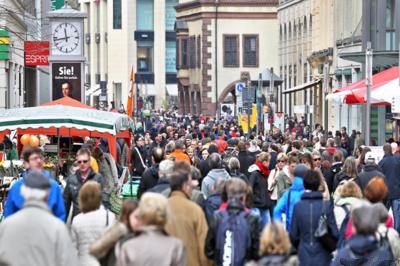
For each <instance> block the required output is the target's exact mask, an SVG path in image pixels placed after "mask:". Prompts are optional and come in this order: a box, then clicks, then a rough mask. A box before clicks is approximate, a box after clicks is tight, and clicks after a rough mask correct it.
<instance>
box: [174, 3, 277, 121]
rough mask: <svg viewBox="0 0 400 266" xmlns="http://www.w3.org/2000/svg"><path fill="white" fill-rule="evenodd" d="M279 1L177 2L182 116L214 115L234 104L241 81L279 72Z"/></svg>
mask: <svg viewBox="0 0 400 266" xmlns="http://www.w3.org/2000/svg"><path fill="white" fill-rule="evenodd" d="M277 5H278V1H277V0H235V1H232V0H219V1H211V0H197V1H188V0H180V1H179V4H178V5H177V6H176V11H177V14H176V16H177V22H176V27H175V30H176V33H177V60H176V65H177V69H178V73H177V78H178V88H179V107H180V112H181V113H185V114H187V113H192V114H204V115H209V116H214V115H216V114H217V113H221V111H220V110H219V109H220V108H221V106H222V104H223V103H225V102H230V103H232V104H234V103H235V101H236V100H235V96H236V95H235V84H237V83H238V82H240V80H241V77H243V76H247V77H249V78H250V79H257V78H258V76H259V73H260V72H262V70H263V69H265V68H271V67H273V68H274V69H275V70H276V69H278V54H277V51H278V38H279V32H278V23H277Z"/></svg>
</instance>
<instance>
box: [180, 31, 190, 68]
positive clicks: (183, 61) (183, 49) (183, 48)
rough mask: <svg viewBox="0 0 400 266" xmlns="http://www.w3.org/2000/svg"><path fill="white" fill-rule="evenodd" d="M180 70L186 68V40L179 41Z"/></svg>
mask: <svg viewBox="0 0 400 266" xmlns="http://www.w3.org/2000/svg"><path fill="white" fill-rule="evenodd" d="M181 48H182V49H181V55H182V58H181V60H182V61H181V68H187V67H188V39H186V38H185V39H182V41H181Z"/></svg>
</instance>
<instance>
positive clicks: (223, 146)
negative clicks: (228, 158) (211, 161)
mask: <svg viewBox="0 0 400 266" xmlns="http://www.w3.org/2000/svg"><path fill="white" fill-rule="evenodd" d="M214 142H215V145H217V148H218V152H219V153H220V154H222V153H224V152H225V151H226V149H227V148H228V142H226V141H225V140H224V138H223V137H219V139H217V140H216V141H214Z"/></svg>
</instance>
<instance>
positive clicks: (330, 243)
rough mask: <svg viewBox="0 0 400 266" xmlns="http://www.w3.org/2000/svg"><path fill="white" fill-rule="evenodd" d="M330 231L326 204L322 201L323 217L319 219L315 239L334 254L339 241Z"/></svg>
mask: <svg viewBox="0 0 400 266" xmlns="http://www.w3.org/2000/svg"><path fill="white" fill-rule="evenodd" d="M330 231H331V230H330V228H329V224H328V217H327V216H326V212H325V204H324V201H322V214H321V217H319V220H318V227H317V229H316V230H315V232H314V237H315V238H316V239H318V241H319V242H320V243H321V244H322V245H323V246H324V248H325V249H326V250H327V251H329V252H333V251H334V250H336V244H337V239H335V238H333V237H332V235H331V232H330Z"/></svg>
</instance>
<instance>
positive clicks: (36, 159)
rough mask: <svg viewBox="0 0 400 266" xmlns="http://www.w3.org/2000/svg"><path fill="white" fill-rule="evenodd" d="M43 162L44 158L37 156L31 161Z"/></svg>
mask: <svg viewBox="0 0 400 266" xmlns="http://www.w3.org/2000/svg"><path fill="white" fill-rule="evenodd" d="M39 160H40V161H42V160H43V156H35V157H33V158H30V159H29V161H39Z"/></svg>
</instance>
